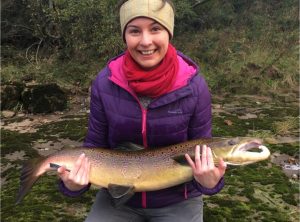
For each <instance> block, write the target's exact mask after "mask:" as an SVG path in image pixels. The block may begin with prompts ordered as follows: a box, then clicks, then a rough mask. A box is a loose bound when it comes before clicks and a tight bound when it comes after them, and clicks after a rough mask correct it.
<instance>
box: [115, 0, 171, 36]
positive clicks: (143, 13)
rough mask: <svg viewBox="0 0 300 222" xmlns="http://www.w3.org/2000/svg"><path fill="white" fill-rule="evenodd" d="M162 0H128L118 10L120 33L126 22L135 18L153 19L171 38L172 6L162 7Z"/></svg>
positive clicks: (167, 4)
mask: <svg viewBox="0 0 300 222" xmlns="http://www.w3.org/2000/svg"><path fill="white" fill-rule="evenodd" d="M162 6H163V1H162V0H128V1H127V2H125V3H124V4H123V5H122V6H121V8H120V24H121V32H122V36H123V37H124V31H125V28H126V25H127V24H128V22H130V21H131V20H132V19H134V18H137V17H147V18H151V19H154V20H155V21H157V22H159V23H160V24H161V25H163V26H164V27H165V28H166V29H167V30H168V31H169V33H170V37H171V38H172V37H173V30H174V11H173V8H172V6H171V5H170V4H169V3H168V2H166V4H165V5H164V6H163V7H162Z"/></svg>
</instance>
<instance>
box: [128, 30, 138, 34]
mask: <svg viewBox="0 0 300 222" xmlns="http://www.w3.org/2000/svg"><path fill="white" fill-rule="evenodd" d="M128 31H129V33H131V34H138V33H139V30H138V29H130V30H128Z"/></svg>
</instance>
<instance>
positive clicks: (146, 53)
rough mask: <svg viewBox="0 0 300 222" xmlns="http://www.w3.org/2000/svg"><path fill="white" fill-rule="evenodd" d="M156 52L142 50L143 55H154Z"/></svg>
mask: <svg viewBox="0 0 300 222" xmlns="http://www.w3.org/2000/svg"><path fill="white" fill-rule="evenodd" d="M154 52H155V50H140V53H141V54H142V55H152V54H153V53H154Z"/></svg>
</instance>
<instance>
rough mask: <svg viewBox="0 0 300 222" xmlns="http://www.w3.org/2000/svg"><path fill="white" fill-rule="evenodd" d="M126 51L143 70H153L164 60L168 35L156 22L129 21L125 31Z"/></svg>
mask: <svg viewBox="0 0 300 222" xmlns="http://www.w3.org/2000/svg"><path fill="white" fill-rule="evenodd" d="M125 41H126V45H127V49H128V51H129V53H130V55H131V56H132V58H133V59H134V60H135V61H136V62H137V63H138V64H139V65H140V66H141V67H142V68H144V69H146V70H150V69H153V68H155V67H156V66H157V65H158V64H159V63H160V62H161V61H162V59H163V58H164V56H165V55H166V53H167V50H168V45H169V33H168V31H167V30H166V29H165V28H164V27H163V26H162V25H160V24H159V23H158V22H156V21H154V20H152V19H149V18H145V17H140V18H136V19H133V20H132V21H130V22H129V23H128V24H127V26H126V30H125Z"/></svg>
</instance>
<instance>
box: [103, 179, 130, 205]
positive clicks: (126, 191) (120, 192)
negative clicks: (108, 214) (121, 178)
mask: <svg viewBox="0 0 300 222" xmlns="http://www.w3.org/2000/svg"><path fill="white" fill-rule="evenodd" d="M108 192H109V193H110V195H111V196H112V197H113V203H114V204H115V206H120V205H122V204H124V203H126V202H127V201H128V200H129V199H130V198H131V197H132V196H133V195H134V187H133V186H123V185H117V184H108Z"/></svg>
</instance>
